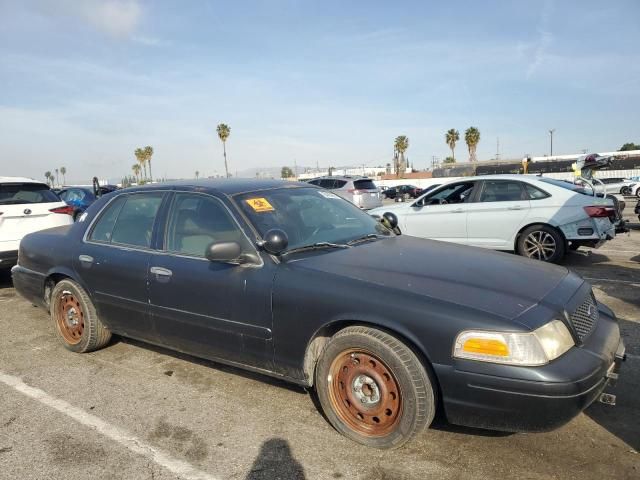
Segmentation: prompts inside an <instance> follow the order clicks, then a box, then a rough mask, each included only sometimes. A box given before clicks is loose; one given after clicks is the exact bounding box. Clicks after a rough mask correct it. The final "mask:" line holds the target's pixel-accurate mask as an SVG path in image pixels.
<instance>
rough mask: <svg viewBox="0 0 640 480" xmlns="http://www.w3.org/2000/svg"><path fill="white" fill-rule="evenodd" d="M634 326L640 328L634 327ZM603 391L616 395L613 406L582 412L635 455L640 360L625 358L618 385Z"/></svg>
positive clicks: (639, 445)
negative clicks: (632, 450)
mask: <svg viewBox="0 0 640 480" xmlns="http://www.w3.org/2000/svg"><path fill="white" fill-rule="evenodd" d="M621 323H622V322H621ZM627 323H629V322H627ZM636 327H637V328H640V326H638V325H636ZM605 391H606V392H607V393H612V394H614V395H616V396H617V400H616V403H617V404H616V406H614V407H612V406H608V405H603V404H602V403H594V404H593V405H591V406H590V407H589V408H587V410H585V414H587V415H588V416H589V417H590V418H591V419H592V420H593V421H595V422H596V423H598V424H599V425H600V426H601V427H602V428H604V429H606V430H607V431H609V432H610V433H612V434H613V435H615V436H616V437H618V438H619V439H620V440H622V441H623V442H625V443H626V444H627V445H629V446H630V447H631V448H633V449H634V450H635V451H636V452H640V429H639V426H640V395H638V392H640V357H638V356H633V357H627V361H626V362H624V364H623V365H622V368H621V370H620V378H619V379H618V382H617V383H616V385H615V386H613V387H611V386H609V387H607V389H606V390H605Z"/></svg>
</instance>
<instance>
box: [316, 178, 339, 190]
mask: <svg viewBox="0 0 640 480" xmlns="http://www.w3.org/2000/svg"><path fill="white" fill-rule="evenodd" d="M320 186H321V187H322V188H326V189H327V190H332V189H334V188H337V187H336V181H335V180H334V179H333V178H325V179H324V180H320Z"/></svg>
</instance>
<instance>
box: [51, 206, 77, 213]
mask: <svg viewBox="0 0 640 480" xmlns="http://www.w3.org/2000/svg"><path fill="white" fill-rule="evenodd" d="M49 211H50V212H51V213H62V214H63V215H73V207H72V206H71V205H65V206H64V207H56V208H51V209H49Z"/></svg>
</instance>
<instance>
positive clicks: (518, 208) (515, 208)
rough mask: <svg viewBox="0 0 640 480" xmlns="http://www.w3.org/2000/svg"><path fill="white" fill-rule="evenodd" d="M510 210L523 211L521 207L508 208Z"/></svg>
mask: <svg viewBox="0 0 640 480" xmlns="http://www.w3.org/2000/svg"><path fill="white" fill-rule="evenodd" d="M507 209H509V210H522V207H521V206H520V205H512V206H511V207H507Z"/></svg>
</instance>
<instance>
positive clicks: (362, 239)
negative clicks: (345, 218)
mask: <svg viewBox="0 0 640 480" xmlns="http://www.w3.org/2000/svg"><path fill="white" fill-rule="evenodd" d="M382 237H386V235H380V234H377V233H369V234H367V235H364V236H362V237H358V238H354V239H353V240H349V241H348V242H347V245H355V244H357V243H361V242H366V241H368V240H377V239H378V238H382Z"/></svg>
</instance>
